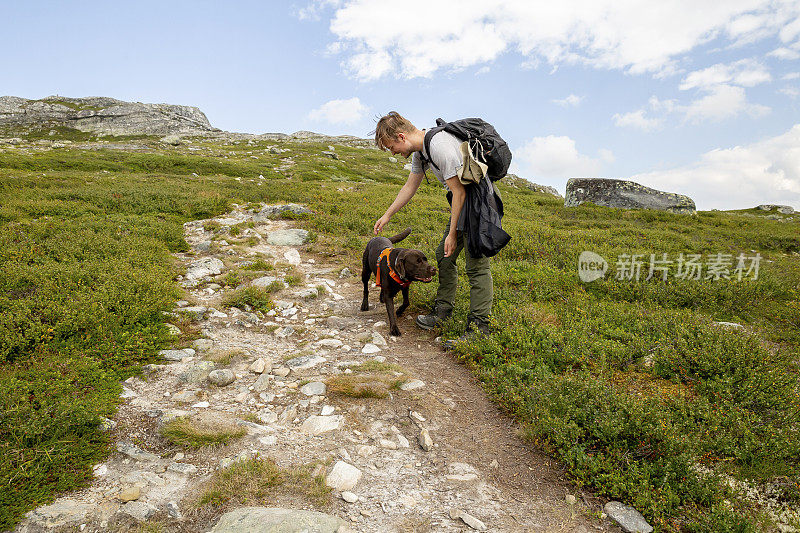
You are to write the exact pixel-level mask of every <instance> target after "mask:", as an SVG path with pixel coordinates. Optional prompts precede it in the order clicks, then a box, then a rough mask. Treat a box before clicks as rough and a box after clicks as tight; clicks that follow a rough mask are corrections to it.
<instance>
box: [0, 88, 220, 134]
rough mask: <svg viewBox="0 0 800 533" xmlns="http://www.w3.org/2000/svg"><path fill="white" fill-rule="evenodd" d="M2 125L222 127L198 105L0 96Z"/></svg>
mask: <svg viewBox="0 0 800 533" xmlns="http://www.w3.org/2000/svg"><path fill="white" fill-rule="evenodd" d="M0 126H14V127H17V126H22V127H24V126H29V127H30V126H34V127H48V126H50V127H52V126H66V127H69V128H74V129H76V130H80V131H85V132H91V133H98V134H102V135H169V134H183V135H198V134H206V133H211V132H218V131H220V130H219V129H217V128H214V127H212V126H211V124H210V123H209V122H208V118H206V116H205V115H204V114H203V112H202V111H200V110H199V109H198V108H196V107H189V106H182V105H170V104H142V103H140V102H123V101H121V100H115V99H114V98H106V97H101V96H97V97H88V98H67V97H62V96H48V97H47V98H42V99H41V100H28V99H26V98H18V97H16V96H2V97H0Z"/></svg>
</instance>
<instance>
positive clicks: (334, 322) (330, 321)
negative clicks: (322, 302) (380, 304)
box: [325, 315, 358, 329]
mask: <svg viewBox="0 0 800 533" xmlns="http://www.w3.org/2000/svg"><path fill="white" fill-rule="evenodd" d="M325 323H326V324H327V325H328V327H331V328H336V329H347V328H349V327H352V326H355V325H356V324H357V323H358V321H357V320H356V319H354V318H350V317H342V316H335V315H334V316H329V317H328V318H326V319H325Z"/></svg>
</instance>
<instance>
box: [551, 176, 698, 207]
mask: <svg viewBox="0 0 800 533" xmlns="http://www.w3.org/2000/svg"><path fill="white" fill-rule="evenodd" d="M584 202H591V203H593V204H595V205H602V206H605V207H618V208H622V209H657V210H660V211H669V212H671V213H681V214H693V213H694V212H695V204H694V200H692V199H691V198H689V197H688V196H685V195H683V194H676V193H672V192H663V191H657V190H655V189H651V188H650V187H645V186H644V185H640V184H638V183H635V182H633V181H626V180H614V179H606V178H572V179H570V180H569V181H567V196H566V199H565V200H564V206H565V207H575V206H577V205H580V204H582V203H584Z"/></svg>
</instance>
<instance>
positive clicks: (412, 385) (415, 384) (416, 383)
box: [400, 379, 425, 390]
mask: <svg viewBox="0 0 800 533" xmlns="http://www.w3.org/2000/svg"><path fill="white" fill-rule="evenodd" d="M424 386H425V382H424V381H422V380H420V379H412V380H410V381H406V382H405V383H403V384H402V385H400V389H401V390H415V389H421V388H422V387H424Z"/></svg>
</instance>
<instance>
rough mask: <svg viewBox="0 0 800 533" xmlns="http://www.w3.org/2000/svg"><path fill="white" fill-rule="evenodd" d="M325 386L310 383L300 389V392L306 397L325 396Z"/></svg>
mask: <svg viewBox="0 0 800 533" xmlns="http://www.w3.org/2000/svg"><path fill="white" fill-rule="evenodd" d="M325 389H326V387H325V384H324V383H323V382H321V381H312V382H311V383H306V384H305V385H303V386H302V387H300V392H302V393H303V394H305V395H306V396H319V395H322V394H325Z"/></svg>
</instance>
